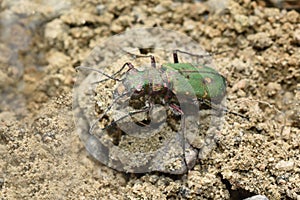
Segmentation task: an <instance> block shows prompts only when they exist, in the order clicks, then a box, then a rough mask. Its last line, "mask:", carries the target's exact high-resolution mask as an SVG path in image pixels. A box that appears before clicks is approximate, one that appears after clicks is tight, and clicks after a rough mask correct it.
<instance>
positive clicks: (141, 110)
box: [102, 106, 150, 130]
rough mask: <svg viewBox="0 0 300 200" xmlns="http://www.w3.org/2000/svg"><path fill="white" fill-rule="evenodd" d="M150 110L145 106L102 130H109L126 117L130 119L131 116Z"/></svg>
mask: <svg viewBox="0 0 300 200" xmlns="http://www.w3.org/2000/svg"><path fill="white" fill-rule="evenodd" d="M149 109H150V107H149V106H145V107H143V108H142V109H140V110H135V111H130V112H129V113H128V114H127V115H124V116H122V117H120V118H119V119H117V120H115V121H113V122H112V123H110V124H109V125H107V126H106V127H105V128H103V129H102V130H106V129H109V128H110V127H112V126H113V125H115V124H117V123H118V122H120V121H122V120H123V119H125V118H127V117H131V116H133V115H136V114H138V113H142V112H148V111H149Z"/></svg>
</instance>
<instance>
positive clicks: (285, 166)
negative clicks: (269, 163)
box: [275, 160, 294, 171]
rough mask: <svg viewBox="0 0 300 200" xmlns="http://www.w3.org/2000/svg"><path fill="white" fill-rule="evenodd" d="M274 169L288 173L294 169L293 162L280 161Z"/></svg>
mask: <svg viewBox="0 0 300 200" xmlns="http://www.w3.org/2000/svg"><path fill="white" fill-rule="evenodd" d="M275 168H276V169H279V170H285V171H289V170H292V169H293V168H294V161H285V160H281V161H279V162H278V163H277V164H276V165H275Z"/></svg>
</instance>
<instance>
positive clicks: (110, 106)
mask: <svg viewBox="0 0 300 200" xmlns="http://www.w3.org/2000/svg"><path fill="white" fill-rule="evenodd" d="M127 94H129V92H125V93H123V94H121V95H120V96H118V97H117V98H115V99H114V101H113V102H112V103H111V104H110V105H109V106H108V107H107V108H106V110H105V111H104V112H103V113H102V115H101V116H100V117H98V119H97V120H95V121H94V122H93V124H92V125H91V127H90V130H89V132H90V133H92V131H93V129H94V127H95V125H96V124H97V122H99V121H100V120H101V119H102V118H103V117H104V116H105V115H106V114H107V113H108V111H109V110H110V109H111V108H112V107H113V105H114V104H115V103H116V102H117V101H118V100H119V99H120V98H121V97H124V96H126V95H127Z"/></svg>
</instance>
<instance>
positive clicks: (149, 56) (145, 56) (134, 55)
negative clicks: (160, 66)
mask: <svg viewBox="0 0 300 200" xmlns="http://www.w3.org/2000/svg"><path fill="white" fill-rule="evenodd" d="M123 51H125V50H123ZM125 52H126V53H128V54H129V55H131V56H133V57H134V58H150V60H151V67H153V68H156V62H155V58H154V56H153V55H137V54H134V53H131V52H128V51H125Z"/></svg>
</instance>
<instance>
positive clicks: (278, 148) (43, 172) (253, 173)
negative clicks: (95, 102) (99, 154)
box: [0, 0, 300, 199]
mask: <svg viewBox="0 0 300 200" xmlns="http://www.w3.org/2000/svg"><path fill="white" fill-rule="evenodd" d="M59 2H60V3H57V2H56V1H55V0H49V1H47V2H46V1H45V2H42V1H36V2H35V1H22V3H20V2H18V1H16V2H14V1H5V0H3V1H2V2H1V8H0V9H1V18H0V19H1V43H0V49H1V55H0V62H1V65H0V91H1V100H0V106H1V107H0V153H1V157H0V199H243V198H246V197H250V196H253V195H255V194H260V195H265V196H267V197H268V198H269V199H300V147H299V144H300V139H299V133H300V131H299V130H300V112H299V106H300V105H299V102H300V64H299V60H300V48H299V47H300V26H299V24H300V23H299V22H300V15H299V13H298V12H297V11H295V10H288V11H287V10H284V9H283V10H279V9H278V8H275V7H265V6H266V5H265V4H264V3H263V2H262V1H260V2H255V1H253V2H252V1H249V0H240V1H222V2H224V4H220V3H216V2H217V1H209V3H208V4H207V3H206V4H204V3H202V2H197V3H195V2H193V1H190V2H187V3H181V2H180V1H174V2H172V1H164V2H162V3H159V2H158V1H147V2H146V1H145V2H142V1H127V2H126V3H119V2H117V1H97V0H89V1H84V2H82V3H80V1H75V0H72V1H70V2H67V1H62V2H61V1H59ZM145 26H146V27H154V26H159V27H162V28H165V29H171V30H174V31H178V32H180V33H184V34H186V35H187V36H189V37H191V38H193V39H194V40H195V41H197V43H199V45H200V46H201V47H203V48H204V49H205V50H207V51H219V52H221V51H223V50H228V49H230V51H227V52H225V53H221V54H216V55H214V56H213V57H214V60H215V63H216V68H217V70H218V71H219V72H220V73H221V74H222V75H223V76H224V77H226V79H227V84H228V88H227V93H228V94H227V98H226V101H227V103H226V105H227V108H228V109H230V110H232V111H235V112H238V113H241V114H243V115H245V116H247V117H248V118H249V120H245V119H243V118H241V117H238V116H234V115H230V114H226V116H225V121H224V124H223V127H222V129H221V130H220V131H219V132H218V133H217V134H216V135H215V137H214V141H215V146H214V148H213V149H212V151H210V152H209V154H208V155H207V156H205V157H204V158H202V159H198V160H197V163H196V165H195V166H194V167H193V169H191V170H189V171H188V172H187V173H185V174H183V175H170V174H169V173H160V172H150V173H145V174H134V173H124V172H118V171H116V170H113V169H111V168H109V167H107V166H105V165H103V164H101V163H99V162H97V161H96V160H95V159H93V158H92V157H91V156H90V155H89V154H88V153H87V151H86V149H85V147H84V144H83V143H82V142H81V141H80V138H79V135H78V134H80V133H77V131H76V130H75V124H74V119H73V109H72V103H73V84H74V83H75V82H76V76H77V72H76V70H75V67H77V66H79V65H80V64H81V63H82V62H83V61H85V60H86V58H87V57H88V55H89V54H90V52H91V50H92V49H93V48H94V47H96V46H98V45H99V44H101V43H103V42H104V41H105V40H106V39H108V38H110V37H111V36H112V35H114V34H117V33H121V32H123V31H125V30H131V29H133V28H136V27H145ZM115 67H116V68H115V70H116V69H118V67H119V66H115Z"/></svg>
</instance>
